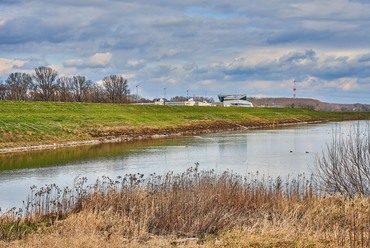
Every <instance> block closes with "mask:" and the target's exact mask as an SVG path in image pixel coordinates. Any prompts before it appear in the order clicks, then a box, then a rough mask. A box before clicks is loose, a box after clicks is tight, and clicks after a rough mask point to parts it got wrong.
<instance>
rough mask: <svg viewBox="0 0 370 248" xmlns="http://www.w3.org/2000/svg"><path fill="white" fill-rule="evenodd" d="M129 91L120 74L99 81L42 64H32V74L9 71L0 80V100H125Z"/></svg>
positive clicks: (128, 96)
mask: <svg viewBox="0 0 370 248" xmlns="http://www.w3.org/2000/svg"><path fill="white" fill-rule="evenodd" d="M129 94H130V90H129V88H128V82H127V79H126V78H124V77H123V76H121V75H110V76H107V77H105V78H104V79H103V80H102V84H101V85H100V84H97V83H93V82H92V81H91V80H89V79H87V78H86V77H84V76H79V75H76V76H61V77H58V72H57V71H56V70H54V69H52V68H50V67H45V66H40V67H38V68H35V71H34V73H33V74H32V75H30V74H28V73H22V72H14V73H11V74H10V75H9V76H8V78H7V79H6V80H5V83H1V82H0V100H13V101H26V100H28V101H61V102H98V103H99V102H108V103H128V102H131V101H132V96H130V95H129Z"/></svg>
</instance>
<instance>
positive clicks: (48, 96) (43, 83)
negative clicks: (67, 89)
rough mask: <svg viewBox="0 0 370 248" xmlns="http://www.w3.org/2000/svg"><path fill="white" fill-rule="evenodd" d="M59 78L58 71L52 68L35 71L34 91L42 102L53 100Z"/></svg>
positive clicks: (40, 68) (39, 68) (41, 68)
mask: <svg viewBox="0 0 370 248" xmlns="http://www.w3.org/2000/svg"><path fill="white" fill-rule="evenodd" d="M57 76H58V73H57V71H56V70H54V69H52V68H50V67H44V66H40V67H38V68H36V69H35V74H34V75H33V79H34V80H35V82H34V83H35V84H34V89H35V91H36V92H37V93H38V94H39V95H40V97H41V99H42V100H44V101H50V100H52V97H53V96H54V93H55V92H56V89H57V82H56V78H57Z"/></svg>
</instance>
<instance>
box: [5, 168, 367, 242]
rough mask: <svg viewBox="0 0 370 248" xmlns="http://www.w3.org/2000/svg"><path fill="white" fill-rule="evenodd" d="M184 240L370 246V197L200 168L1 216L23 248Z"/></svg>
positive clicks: (112, 184)
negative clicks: (26, 247) (351, 195)
mask: <svg viewBox="0 0 370 248" xmlns="http://www.w3.org/2000/svg"><path fill="white" fill-rule="evenodd" d="M28 234H31V235H28ZM35 237H37V238H35ZM42 237H43V238H42ZM88 237H89V238H88ZM163 237H165V238H164V240H163ZM180 237H181V238H185V239H184V240H185V241H184V242H187V241H189V240H194V239H193V238H195V239H196V244H192V245H193V246H194V245H199V246H210V247H248V246H252V247H312V246H313V247H321V246H323V247H324V246H325V247H338V246H339V247H369V246H370V199H369V198H366V197H354V198H351V199H347V198H345V197H343V196H339V195H336V196H328V195H324V194H322V193H320V191H319V189H318V187H317V183H316V182H315V180H314V178H313V177H311V176H306V175H299V176H297V177H295V178H290V177H287V178H281V177H277V178H271V177H266V176H263V175H259V174H258V173H257V174H248V175H246V176H241V175H238V174H235V173H232V172H229V171H225V172H223V173H217V172H215V171H213V170H209V171H201V170H199V169H198V166H197V165H196V166H195V167H192V168H189V169H188V170H187V171H185V172H183V173H180V174H175V173H173V172H169V173H167V174H165V175H156V174H152V175H150V176H149V177H144V175H143V174H129V175H125V176H122V177H117V178H114V179H112V178H109V177H103V178H101V179H99V180H97V181H96V182H95V183H93V184H90V185H88V184H87V179H86V178H79V179H78V180H76V182H75V187H74V188H64V189H60V188H59V187H58V186H56V185H49V186H46V187H45V188H42V189H36V188H32V194H31V196H30V197H29V199H28V200H27V201H26V202H25V203H24V207H23V209H19V210H15V209H13V210H12V211H9V212H8V213H5V214H3V217H2V218H1V219H0V238H1V239H2V240H4V241H7V243H6V244H7V245H11V244H14V245H15V244H16V246H20V247H22V245H24V246H37V245H39V244H40V242H41V241H42V240H43V241H42V242H56V243H53V244H55V245H52V244H51V243H50V244H49V245H51V246H54V247H59V246H58V245H56V244H63V245H70V246H71V245H74V246H76V245H79V243H78V242H80V241H81V242H82V241H83V240H85V241H86V240H87V241H86V242H90V245H88V246H87V247H96V246H99V245H95V244H99V243H100V244H102V243H104V244H105V245H108V246H113V247H114V246H130V245H132V246H134V247H135V246H139V245H141V246H144V247H145V246H149V247H150V246H152V245H153V246H158V244H159V246H162V247H166V246H171V245H177V244H179V243H177V241H178V240H179V239H180ZM71 238H72V239H76V240H71ZM190 238H192V239H190ZM15 239H21V240H20V241H19V240H18V241H13V242H10V241H11V240H15ZM46 240H48V241H46ZM56 240H58V242H57V241H56ZM78 240H80V241H78ZM158 240H160V242H159V241H158ZM181 240H183V239H180V241H179V242H180V243H181V242H182V241H181ZM85 241H84V242H85ZM14 242H15V243H14ZM76 242H77V243H76ZM158 242H159V243H158ZM43 244H44V243H43ZM181 244H182V243H181ZM0 245H1V244H0ZM60 247H62V246H60Z"/></svg>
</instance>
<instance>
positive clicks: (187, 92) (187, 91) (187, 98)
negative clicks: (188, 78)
mask: <svg viewBox="0 0 370 248" xmlns="http://www.w3.org/2000/svg"><path fill="white" fill-rule="evenodd" d="M186 100H189V90H186Z"/></svg>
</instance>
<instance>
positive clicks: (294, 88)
mask: <svg viewBox="0 0 370 248" xmlns="http://www.w3.org/2000/svg"><path fill="white" fill-rule="evenodd" d="M296 92H297V84H296V81H295V80H294V82H293V98H295V97H296Z"/></svg>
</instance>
